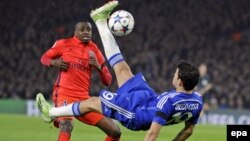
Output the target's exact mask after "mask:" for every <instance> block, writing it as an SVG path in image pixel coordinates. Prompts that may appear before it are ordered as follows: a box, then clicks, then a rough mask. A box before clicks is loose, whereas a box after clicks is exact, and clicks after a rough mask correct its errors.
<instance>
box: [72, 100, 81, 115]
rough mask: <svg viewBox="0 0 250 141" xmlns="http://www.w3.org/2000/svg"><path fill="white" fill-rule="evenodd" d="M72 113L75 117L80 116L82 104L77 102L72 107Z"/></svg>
mask: <svg viewBox="0 0 250 141" xmlns="http://www.w3.org/2000/svg"><path fill="white" fill-rule="evenodd" d="M72 112H73V114H74V116H80V115H81V113H80V102H76V103H74V104H73V106H72Z"/></svg>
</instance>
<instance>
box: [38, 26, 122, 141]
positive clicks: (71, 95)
mask: <svg viewBox="0 0 250 141" xmlns="http://www.w3.org/2000/svg"><path fill="white" fill-rule="evenodd" d="M91 37H92V26H91V24H90V23H89V22H78V23H77V24H76V25H75V32H74V36H73V37H72V38H67V39H61V40H58V41H56V42H55V43H54V45H53V46H52V47H51V48H50V49H49V50H47V51H46V52H45V53H44V54H43V55H42V57H41V62H42V64H43V65H46V66H49V67H56V68H58V69H59V74H58V77H57V80H56V82H55V84H54V88H53V102H54V104H55V106H56V107H57V106H64V105H67V104H70V103H73V102H76V101H80V100H84V99H88V98H89V97H90V95H89V91H90V80H91V73H92V70H93V68H95V69H97V70H98V71H99V74H100V77H101V80H102V82H103V84H105V85H106V86H108V85H110V84H111V80H112V76H111V74H110V72H109V70H108V68H107V66H106V65H105V60H104V57H103V55H102V53H101V51H100V50H99V49H98V47H97V45H96V44H95V43H94V42H93V41H92V40H91ZM73 118H74V117H63V118H58V119H57V120H55V121H54V125H55V126H56V127H59V128H60V133H59V137H58V141H69V140H70V136H71V131H72V129H73ZM76 118H77V119H78V120H80V121H81V122H84V123H86V124H89V125H93V126H97V127H99V128H100V129H101V130H102V131H103V132H105V133H106V134H107V137H106V139H105V141H117V140H119V138H120V135H121V132H120V129H119V127H118V126H117V125H116V124H115V123H114V122H113V121H112V120H111V119H109V118H106V117H104V116H103V115H101V114H99V113H94V112H91V113H88V114H86V115H83V116H81V117H76Z"/></svg>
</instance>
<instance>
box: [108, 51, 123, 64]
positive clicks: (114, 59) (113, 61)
mask: <svg viewBox="0 0 250 141" xmlns="http://www.w3.org/2000/svg"><path fill="white" fill-rule="evenodd" d="M108 61H109V64H110V66H111V67H113V66H114V65H115V64H117V63H119V62H121V61H124V59H123V56H122V54H121V53H117V54H114V55H113V56H111V57H110V58H109V60H108Z"/></svg>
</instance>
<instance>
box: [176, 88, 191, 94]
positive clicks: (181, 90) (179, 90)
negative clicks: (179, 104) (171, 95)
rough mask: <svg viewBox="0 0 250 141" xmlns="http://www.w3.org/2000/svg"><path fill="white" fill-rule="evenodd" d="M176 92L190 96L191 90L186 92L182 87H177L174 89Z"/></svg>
mask: <svg viewBox="0 0 250 141" xmlns="http://www.w3.org/2000/svg"><path fill="white" fill-rule="evenodd" d="M176 92H182V93H186V94H192V93H193V90H190V91H186V90H185V89H184V88H183V87H178V88H176Z"/></svg>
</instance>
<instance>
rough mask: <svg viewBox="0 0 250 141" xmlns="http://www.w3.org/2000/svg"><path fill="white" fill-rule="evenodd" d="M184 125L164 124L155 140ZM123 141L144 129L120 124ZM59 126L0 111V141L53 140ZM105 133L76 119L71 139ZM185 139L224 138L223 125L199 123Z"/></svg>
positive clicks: (96, 138) (89, 140)
mask: <svg viewBox="0 0 250 141" xmlns="http://www.w3.org/2000/svg"><path fill="white" fill-rule="evenodd" d="M183 125H184V124H180V125H174V126H166V127H163V128H162V130H161V132H160V135H159V138H158V140H157V141H167V140H171V139H173V138H174V136H176V134H177V133H178V132H179V131H180V130H181V129H182V128H183ZM120 127H121V130H122V138H121V140H122V141H143V139H144V135H145V134H146V132H145V131H137V132H134V131H130V130H128V129H126V128H124V127H122V126H120ZM58 131H59V130H58V129H57V128H55V127H53V125H52V124H47V123H44V122H43V121H42V119H41V118H39V117H27V116H25V115H14V114H8V115H6V114H0V141H17V140H18V141H45V140H46V141H56V140H57V136H58ZM104 138H105V134H104V133H102V131H101V130H99V129H98V128H96V127H92V126H88V125H86V124H82V123H80V122H79V121H77V120H75V127H74V130H73V134H72V137H71V141H84V140H86V141H103V140H104ZM188 141H226V126H215V125H198V126H197V127H196V128H195V131H194V133H193V135H192V136H191V137H190V138H189V139H188Z"/></svg>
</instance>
